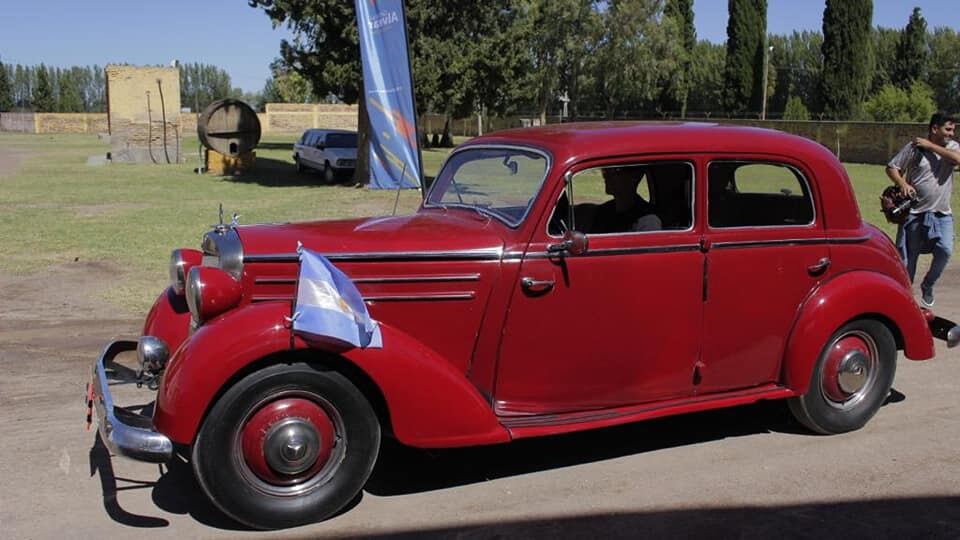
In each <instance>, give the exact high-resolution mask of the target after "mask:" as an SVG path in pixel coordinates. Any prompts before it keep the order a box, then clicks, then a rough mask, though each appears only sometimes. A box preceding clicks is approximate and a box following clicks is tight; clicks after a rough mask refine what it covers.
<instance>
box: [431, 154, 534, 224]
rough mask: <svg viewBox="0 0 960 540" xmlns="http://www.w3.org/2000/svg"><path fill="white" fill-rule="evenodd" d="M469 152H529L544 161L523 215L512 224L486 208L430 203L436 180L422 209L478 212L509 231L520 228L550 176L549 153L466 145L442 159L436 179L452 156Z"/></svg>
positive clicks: (435, 187)
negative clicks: (504, 226) (460, 209)
mask: <svg viewBox="0 0 960 540" xmlns="http://www.w3.org/2000/svg"><path fill="white" fill-rule="evenodd" d="M470 150H515V151H519V152H529V153H532V154H537V155H539V156H541V157H543V158H544V159H545V160H546V166H545V167H544V172H543V176H542V177H541V178H540V183H539V185H537V187H536V189H535V190H534V192H533V194H532V195H531V197H530V203H529V204H528V205H527V207H526V209H525V210H524V211H523V215H521V216H520V217H519V218H518V219H517V220H516V222H512V221H510V220H508V219H507V218H506V217H505V216H504V215H502V214H500V213H499V212H495V211H491V210H490V209H488V208H484V207H482V206H477V205H474V204H460V203H445V204H439V203H431V202H430V197H431V196H432V195H433V192H434V190H435V189H437V181H436V180H434V181H433V182H431V183H430V189H429V190H428V191H427V194H426V196H425V197H424V198H423V208H438V209H444V210H445V209H447V208H463V209H464V210H470V211H472V212H478V213H481V214H483V215H485V216H489V217H492V218H496V219H497V220H498V221H500V222H502V223H503V224H504V225H506V226H507V227H510V228H511V229H516V228H518V227H520V225H522V224H523V222H524V221H526V219H527V217H528V216H529V215H530V210H532V209H533V206H534V205H535V204H536V202H537V199H538V198H539V197H540V194H541V192H542V191H543V186H544V184H545V183H546V181H547V177H548V176H550V171H551V170H552V169H553V156H552V155H551V154H550V152H548V151H546V150H543V149H541V148H537V147H534V146H525V145H517V144H473V145H467V146H462V147H460V148H457V149H455V150H454V151H453V152H450V155H448V156H447V158H446V159H444V160H443V163H442V164H441V165H440V172H439V173H437V179H439V178H440V175H441V174H442V173H443V171H444V169H446V167H447V164H448V163H449V162H450V160H451V159H453V158H454V156H456V155H457V154H460V153H462V152H467V151H470Z"/></svg>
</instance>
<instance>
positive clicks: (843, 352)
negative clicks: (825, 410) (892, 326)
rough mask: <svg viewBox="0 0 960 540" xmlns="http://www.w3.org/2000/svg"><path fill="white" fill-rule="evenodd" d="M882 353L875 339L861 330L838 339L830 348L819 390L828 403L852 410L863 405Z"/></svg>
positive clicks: (874, 378) (876, 372)
mask: <svg viewBox="0 0 960 540" xmlns="http://www.w3.org/2000/svg"><path fill="white" fill-rule="evenodd" d="M878 359H879V353H878V351H877V343H876V341H874V339H873V336H871V335H870V334H868V333H866V332H862V331H860V330H855V331H852V332H847V333H845V334H843V335H841V336H838V337H837V338H836V339H835V340H834V341H833V342H832V343H830V346H829V347H828V348H827V352H826V358H825V360H824V363H823V370H822V373H821V377H820V390H821V393H822V394H823V396H824V397H825V398H826V400H827V403H828V404H829V405H830V406H832V407H834V408H837V409H850V408H852V407H854V406H856V405H857V404H858V403H860V402H861V401H862V400H863V398H864V397H865V396H867V394H869V392H870V389H871V388H873V386H874V383H875V382H876V379H877V376H878V362H879V360H878Z"/></svg>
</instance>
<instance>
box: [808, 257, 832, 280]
mask: <svg viewBox="0 0 960 540" xmlns="http://www.w3.org/2000/svg"><path fill="white" fill-rule="evenodd" d="M829 267H830V257H823V258H822V259H820V260H819V261H817V262H816V264H811V265H810V266H808V267H807V272H808V273H809V274H810V275H811V276H819V275H820V274H822V273H824V272H825V271H826V270H827V268H829Z"/></svg>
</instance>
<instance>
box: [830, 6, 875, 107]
mask: <svg viewBox="0 0 960 540" xmlns="http://www.w3.org/2000/svg"><path fill="white" fill-rule="evenodd" d="M872 20H873V2H872V0H827V5H826V9H824V11H823V49H822V50H823V75H822V77H821V79H820V80H821V86H820V88H821V97H822V99H823V112H824V114H825V115H826V116H827V117H828V118H832V119H836V120H846V119H850V118H854V117H855V116H856V115H857V113H858V111H859V110H860V106H861V104H862V103H863V99H864V96H865V94H866V90H867V88H869V86H870V71H871V67H872V65H873V54H872V45H873V42H872V39H871V34H870V29H871V23H872Z"/></svg>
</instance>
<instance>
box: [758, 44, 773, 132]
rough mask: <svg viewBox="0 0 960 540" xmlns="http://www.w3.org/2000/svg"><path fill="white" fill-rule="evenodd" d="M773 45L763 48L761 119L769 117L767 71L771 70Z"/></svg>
mask: <svg viewBox="0 0 960 540" xmlns="http://www.w3.org/2000/svg"><path fill="white" fill-rule="evenodd" d="M772 52H773V45H770V46H769V47H764V48H763V107H762V108H761V109H760V119H761V120H766V119H767V72H768V71H769V70H770V53H772Z"/></svg>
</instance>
